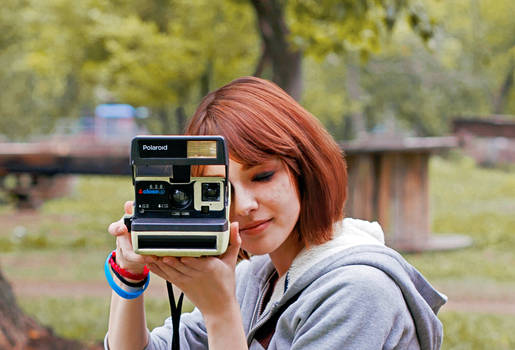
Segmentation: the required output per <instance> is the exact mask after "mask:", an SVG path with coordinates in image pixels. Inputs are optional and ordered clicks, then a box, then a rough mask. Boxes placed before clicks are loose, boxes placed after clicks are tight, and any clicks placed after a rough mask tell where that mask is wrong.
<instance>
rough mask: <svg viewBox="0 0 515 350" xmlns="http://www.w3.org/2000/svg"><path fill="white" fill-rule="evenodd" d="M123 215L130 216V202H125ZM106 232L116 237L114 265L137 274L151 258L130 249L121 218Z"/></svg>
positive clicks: (126, 232) (128, 235)
mask: <svg viewBox="0 0 515 350" xmlns="http://www.w3.org/2000/svg"><path fill="white" fill-rule="evenodd" d="M124 209H125V213H126V214H129V215H130V214H132V201H127V202H125V205H124ZM108 231H109V233H110V234H111V235H113V236H114V237H116V263H117V264H118V265H119V266H120V267H121V268H122V269H124V270H127V271H129V272H132V273H135V274H139V273H142V272H143V268H144V267H145V264H146V262H147V261H150V260H152V258H151V257H144V256H142V255H139V254H136V253H135V252H134V249H133V247H132V241H131V235H130V233H129V231H128V230H127V226H125V223H124V222H123V217H122V218H121V219H120V220H118V221H116V222H113V223H112V224H111V225H109V228H108Z"/></svg>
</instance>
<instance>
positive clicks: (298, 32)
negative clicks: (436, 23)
mask: <svg viewBox="0 0 515 350" xmlns="http://www.w3.org/2000/svg"><path fill="white" fill-rule="evenodd" d="M286 11H287V15H288V16H287V18H288V24H289V26H290V29H291V37H292V38H291V41H292V42H293V44H294V45H296V46H297V47H298V48H299V49H301V50H302V51H304V52H306V53H309V54H311V55H314V56H316V57H318V58H324V57H326V56H327V54H329V53H337V54H341V53H345V52H348V51H351V52H352V51H357V52H359V53H360V54H361V56H362V57H368V55H369V54H370V53H377V52H378V51H379V50H380V48H381V46H382V43H383V42H384V41H385V39H386V37H387V35H388V34H389V32H390V30H391V29H392V28H393V27H394V25H395V24H396V22H397V21H399V19H400V18H403V17H407V18H408V19H409V22H410V24H411V26H412V28H413V29H414V31H415V32H416V33H417V35H419V36H420V37H422V39H424V40H428V39H429V38H430V37H431V36H432V31H433V28H432V26H433V23H432V20H431V19H430V18H428V16H427V14H426V12H425V10H424V8H423V7H422V5H421V4H420V3H418V2H415V1H411V0H367V1H352V0H345V1H341V0H324V1H312V0H295V1H289V2H287V5H286Z"/></svg>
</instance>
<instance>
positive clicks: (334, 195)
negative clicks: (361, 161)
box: [185, 77, 347, 245]
mask: <svg viewBox="0 0 515 350" xmlns="http://www.w3.org/2000/svg"><path fill="white" fill-rule="evenodd" d="M185 133H186V134H188V135H222V136H224V138H225V140H226V142H227V146H228V149H229V156H230V158H231V159H233V160H235V161H236V162H238V163H241V164H245V165H248V166H254V165H258V164H260V163H262V162H264V161H265V160H269V159H270V158H271V157H279V158H280V159H281V160H282V161H283V162H284V163H285V164H286V165H287V167H288V169H289V171H290V174H292V175H293V176H294V177H295V179H296V183H297V190H298V193H299V197H300V214H299V219H298V222H297V224H296V227H295V228H296V232H297V233H298V234H299V239H301V240H302V241H303V242H304V243H305V244H306V245H313V244H321V243H324V242H326V241H328V240H330V239H331V238H332V236H333V224H334V223H335V222H336V221H339V220H341V219H342V218H343V208H344V204H345V200H346V197H347V167H346V162H345V159H344V157H343V154H342V152H341V150H340V148H339V147H338V145H337V144H336V142H335V141H334V139H333V138H332V137H331V135H330V134H329V133H328V132H327V131H326V130H325V129H324V127H323V126H322V124H321V123H320V122H319V120H318V119H317V118H315V117H314V116H313V115H312V114H311V113H309V112H308V111H306V110H305V109H304V108H303V107H302V106H301V105H300V104H299V103H297V102H296V101H295V100H294V99H293V98H292V97H291V96H290V95H288V94H287V93H286V92H285V91H284V90H282V89H281V88H280V87H278V86H277V85H276V84H274V83H272V82H270V81H267V80H264V79H260V78H256V77H242V78H239V79H236V80H234V81H232V82H230V83H229V84H227V85H225V86H223V87H221V88H219V89H217V90H215V91H212V92H210V93H209V94H208V95H206V96H205V97H204V99H203V100H202V101H201V103H200V105H199V106H198V108H197V110H196V112H195V114H194V115H193V117H192V118H191V119H190V121H189V123H188V125H187V126H186V130H185Z"/></svg>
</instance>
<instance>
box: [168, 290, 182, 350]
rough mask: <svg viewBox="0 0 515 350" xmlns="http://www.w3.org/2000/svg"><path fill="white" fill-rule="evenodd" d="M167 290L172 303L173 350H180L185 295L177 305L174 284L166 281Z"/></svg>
mask: <svg viewBox="0 0 515 350" xmlns="http://www.w3.org/2000/svg"><path fill="white" fill-rule="evenodd" d="M166 289H167V290H168V300H169V301H170V313H171V314H172V329H173V334H172V350H180V348H181V346H180V338H179V325H180V323H181V311H182V299H183V298H184V293H181V296H180V297H179V301H178V302H177V305H175V297H174V295H173V287H172V284H171V283H170V282H168V281H166Z"/></svg>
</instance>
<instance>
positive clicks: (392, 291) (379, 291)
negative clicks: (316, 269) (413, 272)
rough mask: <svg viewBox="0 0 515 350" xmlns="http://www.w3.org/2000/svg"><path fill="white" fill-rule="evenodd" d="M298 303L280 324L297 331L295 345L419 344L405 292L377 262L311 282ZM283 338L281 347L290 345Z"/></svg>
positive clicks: (365, 346)
mask: <svg viewBox="0 0 515 350" xmlns="http://www.w3.org/2000/svg"><path fill="white" fill-rule="evenodd" d="M295 304H298V305H299V306H298V307H296V308H291V309H293V310H291V311H290V312H291V313H292V314H290V315H284V316H285V317H281V319H280V320H279V323H278V329H276V332H277V331H280V330H281V329H282V330H284V331H285V332H284V334H286V333H288V334H291V335H292V337H293V339H291V340H290V341H291V349H297V350H300V349H317V350H322V349H360V350H367V349H370V350H372V349H374V350H377V349H394V348H396V349H419V345H418V341H417V338H416V332H415V326H414V323H413V320H412V318H411V316H410V313H409V310H408V308H407V306H406V303H405V302H404V299H403V297H402V293H401V292H400V290H399V288H398V287H397V285H396V284H395V283H394V282H393V281H392V280H391V279H390V278H389V277H388V276H387V275H386V274H385V273H383V272H382V271H380V270H378V269H376V268H373V267H370V266H364V265H351V266H345V267H341V268H338V269H335V270H333V271H331V272H330V273H327V274H326V275H324V276H322V277H320V278H319V279H317V280H316V281H315V282H314V283H313V284H312V285H310V286H309V287H308V289H307V290H305V291H304V293H303V294H302V295H301V296H300V297H299V299H298V300H297V301H296V302H295ZM288 311H289V310H287V312H285V314H286V313H288ZM278 335H279V334H278ZM280 338H281V337H279V339H277V340H278V343H277V348H278V349H281V348H283V347H282V346H284V345H286V344H280V342H281V339H280ZM282 340H286V339H282ZM281 345H282V346H281Z"/></svg>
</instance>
